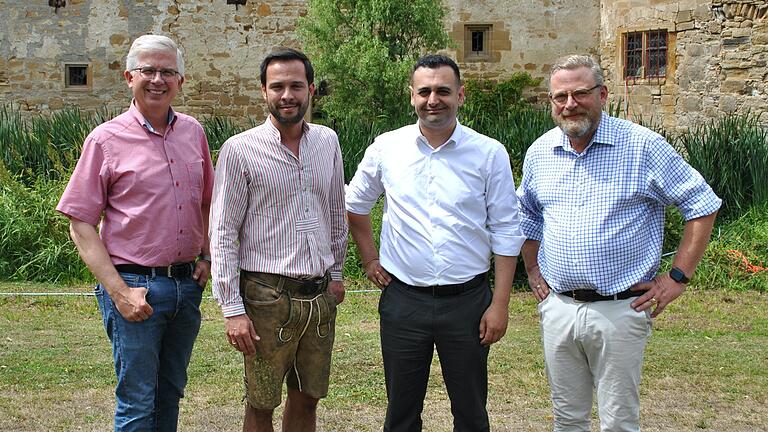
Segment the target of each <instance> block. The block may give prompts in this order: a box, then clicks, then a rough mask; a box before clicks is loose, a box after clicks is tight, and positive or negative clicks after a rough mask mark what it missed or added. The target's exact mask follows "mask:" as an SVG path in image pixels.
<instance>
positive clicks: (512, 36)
mask: <svg viewBox="0 0 768 432" xmlns="http://www.w3.org/2000/svg"><path fill="white" fill-rule="evenodd" d="M444 4H445V5H446V6H447V7H448V9H449V14H448V22H447V23H446V28H447V29H448V32H449V35H450V36H451V39H452V40H453V41H454V43H455V44H456V45H457V49H455V50H452V51H450V52H451V54H452V56H453V57H454V58H456V59H457V60H458V62H459V66H460V67H461V68H462V71H463V73H464V75H465V76H467V77H479V78H489V79H504V78H506V77H508V76H509V75H510V74H511V73H512V72H517V71H526V72H528V73H530V74H531V75H532V76H534V77H540V78H545V77H546V76H547V74H548V73H549V68H550V65H551V64H552V61H553V60H554V59H555V58H557V57H559V56H561V55H565V54H571V53H589V54H597V47H598V43H599V27H600V0H536V1H531V0H479V1H471V2H468V1H464V0H445V1H444ZM467 24H492V25H493V33H494V34H493V35H492V43H493V45H494V46H493V47H492V50H493V51H494V52H495V54H496V55H495V57H494V58H493V59H492V60H491V61H488V62H464V61H463V53H464V51H465V50H466V49H468V48H466V47H464V27H465V25H467ZM545 86H546V84H545V83H544V82H542V88H541V89H539V90H541V91H542V92H543V93H546V90H545Z"/></svg>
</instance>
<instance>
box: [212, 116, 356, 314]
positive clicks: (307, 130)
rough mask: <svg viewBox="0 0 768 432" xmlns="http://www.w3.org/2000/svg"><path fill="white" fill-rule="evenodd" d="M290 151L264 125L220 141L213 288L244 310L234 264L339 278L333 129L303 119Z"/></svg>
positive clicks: (340, 177) (340, 178) (342, 232)
mask: <svg viewBox="0 0 768 432" xmlns="http://www.w3.org/2000/svg"><path fill="white" fill-rule="evenodd" d="M303 128H304V133H303V135H302V137H301V142H300V144H299V156H298V158H297V157H296V156H295V155H294V154H293V153H291V151H290V150H288V148H287V147H286V146H285V145H283V144H282V142H281V140H280V132H279V131H278V130H277V128H276V127H275V126H274V125H273V124H272V121H271V120H270V119H267V121H266V122H264V124H262V125H261V126H257V127H255V128H253V129H250V130H248V131H245V132H243V133H241V134H238V135H235V136H233V137H231V138H230V139H228V140H227V142H225V143H224V145H223V146H222V148H221V152H220V153H219V160H218V163H217V165H216V181H215V184H214V190H213V207H212V209H211V226H210V237H211V256H212V258H213V259H212V275H213V295H214V297H215V298H216V300H217V301H218V302H219V304H220V305H221V306H222V310H223V312H224V316H225V317H230V316H235V315H241V314H244V313H245V309H244V307H243V299H242V298H241V296H240V270H241V269H243V270H247V271H253V272H264V273H274V274H280V275H284V276H289V277H294V278H312V277H320V276H322V275H324V274H325V273H326V272H330V274H331V278H332V279H333V280H341V271H342V266H343V264H344V254H345V252H346V247H347V224H346V220H345V215H344V170H343V167H342V161H341V149H340V148H339V140H338V138H337V137H336V133H335V132H333V131H332V130H331V129H329V128H327V127H325V126H320V125H315V124H309V123H304V125H303Z"/></svg>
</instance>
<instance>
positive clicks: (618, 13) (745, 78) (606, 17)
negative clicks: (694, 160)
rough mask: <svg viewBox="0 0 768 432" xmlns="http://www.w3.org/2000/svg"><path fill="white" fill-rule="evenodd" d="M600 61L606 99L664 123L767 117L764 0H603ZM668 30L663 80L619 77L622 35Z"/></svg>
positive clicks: (677, 126) (673, 126)
mask: <svg viewBox="0 0 768 432" xmlns="http://www.w3.org/2000/svg"><path fill="white" fill-rule="evenodd" d="M603 11H604V13H603V14H602V22H601V37H600V39H601V43H600V54H601V63H602V66H603V68H604V69H605V71H606V77H607V79H608V80H607V81H608V85H609V90H610V93H611V99H612V101H614V102H616V101H619V100H621V102H622V105H623V107H624V108H625V109H627V110H628V112H629V117H630V118H635V119H639V118H642V119H644V120H651V121H653V122H655V123H656V124H662V125H663V126H664V127H666V128H667V129H670V130H682V129H688V128H690V127H692V126H696V125H700V124H702V123H704V122H706V121H708V120H710V119H713V118H718V117H721V116H723V115H724V114H726V113H734V112H736V113H744V112H747V111H750V112H752V113H756V114H758V115H760V116H761V119H762V121H763V122H766V123H768V109H766V107H767V106H768V93H767V92H766V90H767V89H766V79H768V68H766V60H768V16H766V11H768V2H766V0H714V1H701V0H682V1H669V0H656V1H652V2H648V1H641V0H603ZM653 29H667V30H668V31H669V43H668V44H669V50H670V55H669V56H668V59H669V65H668V71H667V78H666V79H655V78H651V79H637V80H630V81H625V80H624V79H623V75H622V74H623V53H622V50H623V46H622V35H623V34H624V33H626V32H631V31H642V30H653Z"/></svg>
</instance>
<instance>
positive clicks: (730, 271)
mask: <svg viewBox="0 0 768 432" xmlns="http://www.w3.org/2000/svg"><path fill="white" fill-rule="evenodd" d="M745 260H746V261H745ZM692 283H693V284H694V285H695V286H697V287H699V288H704V289H720V288H727V289H732V290H738V291H743V290H757V291H762V292H768V205H765V204H764V205H760V206H754V207H752V208H751V209H749V210H748V211H747V212H746V213H744V214H743V215H742V216H741V217H739V218H737V219H735V220H733V221H732V222H728V223H725V224H723V225H721V226H720V227H716V228H715V232H714V233H713V235H712V241H711V242H710V244H709V247H708V248H707V252H706V253H705V254H704V258H703V259H702V261H701V264H699V267H698V268H697V269H696V274H695V277H694V279H693V281H692Z"/></svg>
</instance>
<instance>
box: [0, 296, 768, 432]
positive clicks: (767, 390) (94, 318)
mask: <svg viewBox="0 0 768 432" xmlns="http://www.w3.org/2000/svg"><path fill="white" fill-rule="evenodd" d="M351 288H352V289H355V288H359V287H355V286H352V287H351ZM362 288H366V287H365V286H363V287H362ZM20 291H25V292H29V291H41V292H51V291H76V292H81V293H87V292H88V291H89V288H88V287H54V286H42V285H30V284H0V293H10V292H20ZM377 301H378V294H377V293H370V292H352V293H349V294H348V295H347V300H346V301H345V302H344V304H343V305H342V306H341V307H340V311H339V316H338V322H337V330H336V331H337V335H336V346H335V352H334V358H333V371H332V376H331V389H330V394H329V397H328V398H327V399H326V400H324V401H323V402H322V403H321V408H320V423H319V425H320V428H319V429H320V430H323V431H376V430H381V423H382V419H383V416H384V411H385V406H386V397H385V394H384V377H383V372H382V367H381V355H380V352H379V340H378V317H377V313H376V304H377ZM766 310H768V295H767V294H761V293H758V292H754V291H752V292H727V291H701V290H689V292H687V293H686V294H685V295H684V296H683V297H682V298H681V299H679V300H678V301H677V302H675V303H673V304H672V305H670V306H669V307H668V309H667V311H665V313H664V314H662V315H661V316H660V317H659V318H658V319H657V320H656V321H655V323H654V334H653V336H652V337H651V339H650V342H649V344H648V348H647V351H646V361H645V369H644V373H643V383H642V395H641V399H642V402H641V403H642V423H643V430H644V431H691V430H705V431H728V432H735V431H750V432H752V431H766V430H768V368H767V367H766V365H768V313H766ZM203 317H204V322H203V326H202V330H201V332H200V336H199V338H198V341H197V344H196V345H195V351H194V354H193V357H192V363H191V365H190V368H189V374H190V381H189V385H188V386H187V392H186V393H187V396H186V397H185V399H184V400H183V401H182V405H181V421H180V430H182V431H235V430H240V428H241V425H242V423H241V421H242V404H241V402H240V399H241V393H242V378H241V376H242V365H241V361H242V360H241V359H242V357H241V356H240V354H239V353H237V352H235V351H234V350H233V349H232V348H230V347H229V346H228V344H227V342H226V339H225V338H224V334H223V322H222V318H221V314H220V312H219V309H218V306H217V305H216V303H215V302H214V301H213V300H212V299H210V298H207V299H205V300H204V301H203ZM510 317H511V319H510V326H509V330H508V332H507V335H506V336H505V337H504V339H503V340H502V341H501V342H499V343H497V344H496V345H494V346H493V348H492V349H491V357H490V370H489V375H490V377H489V379H490V395H489V402H488V409H489V412H490V415H491V424H492V429H493V430H497V431H544V430H547V429H548V428H549V427H550V423H551V413H550V404H549V392H548V388H547V385H546V377H545V375H544V364H543V361H542V354H541V343H540V341H539V327H538V318H537V314H536V308H535V304H534V300H533V298H532V296H530V295H529V294H527V293H515V294H513V296H512V300H511V302H510ZM0 335H2V336H0V431H42V430H45V431H75V430H83V431H107V430H111V428H112V426H111V417H112V410H113V408H114V402H113V395H112V391H113V385H114V376H113V375H114V372H113V369H112V363H111V353H110V347H109V343H108V340H107V338H106V335H105V334H104V330H103V328H102V326H101V320H100V316H99V314H98V310H97V308H96V305H95V300H94V298H93V297H90V296H55V297H30V296H8V295H0ZM424 417H425V428H424V429H425V430H427V431H449V430H451V426H450V423H451V421H450V412H449V405H448V400H447V395H446V393H445V391H444V388H443V383H442V378H441V377H440V374H439V363H438V362H437V360H435V362H434V364H433V375H432V378H431V379H430V387H429V392H428V396H427V400H426V403H425V416H424ZM550 430H551V429H550ZM595 430H596V429H595Z"/></svg>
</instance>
